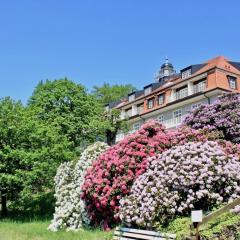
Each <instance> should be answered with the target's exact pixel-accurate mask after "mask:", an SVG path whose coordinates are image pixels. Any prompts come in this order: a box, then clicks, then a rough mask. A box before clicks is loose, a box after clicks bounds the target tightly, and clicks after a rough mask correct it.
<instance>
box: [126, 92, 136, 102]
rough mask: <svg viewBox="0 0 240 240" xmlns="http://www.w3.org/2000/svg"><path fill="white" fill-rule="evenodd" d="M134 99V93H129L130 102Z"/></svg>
mask: <svg viewBox="0 0 240 240" xmlns="http://www.w3.org/2000/svg"><path fill="white" fill-rule="evenodd" d="M134 99H135V94H131V95H129V96H128V101H129V102H131V101H133V100H134Z"/></svg>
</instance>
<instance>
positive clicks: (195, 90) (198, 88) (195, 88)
mask: <svg viewBox="0 0 240 240" xmlns="http://www.w3.org/2000/svg"><path fill="white" fill-rule="evenodd" d="M205 90H206V83H205V82H201V83H199V84H196V85H194V86H193V93H199V92H204V91H205Z"/></svg>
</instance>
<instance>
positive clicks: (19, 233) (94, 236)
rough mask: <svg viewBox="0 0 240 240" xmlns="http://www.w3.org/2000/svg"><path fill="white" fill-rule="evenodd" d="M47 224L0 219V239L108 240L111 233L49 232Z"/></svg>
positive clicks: (98, 231)
mask: <svg viewBox="0 0 240 240" xmlns="http://www.w3.org/2000/svg"><path fill="white" fill-rule="evenodd" d="M48 225H49V221H33V222H14V221H10V220H4V221H0V240H65V239H66V240H75V239H78V240H90V239H91V240H105V239H107V240H109V239H111V235H112V233H106V232H103V231H100V230H83V231H79V232H65V231H60V232H50V231H48V230H47V226H48Z"/></svg>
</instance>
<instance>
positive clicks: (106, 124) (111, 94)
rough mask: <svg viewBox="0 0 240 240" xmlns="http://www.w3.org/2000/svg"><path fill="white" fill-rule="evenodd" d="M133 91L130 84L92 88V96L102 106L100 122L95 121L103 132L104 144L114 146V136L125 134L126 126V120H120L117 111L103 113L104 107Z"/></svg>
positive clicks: (105, 84) (133, 88)
mask: <svg viewBox="0 0 240 240" xmlns="http://www.w3.org/2000/svg"><path fill="white" fill-rule="evenodd" d="M134 90H136V88H135V87H134V86H132V85H131V84H127V85H118V84H115V85H112V86H111V85H110V84H108V83H104V84H103V86H101V87H98V86H94V89H93V91H92V94H93V96H94V97H95V98H96V99H97V101H99V103H100V104H101V105H102V114H101V117H100V119H101V121H99V119H98V120H97V126H98V127H99V128H100V129H102V131H101V132H104V134H105V138H106V142H107V143H108V145H110V146H111V145H114V144H115V142H116V135H117V133H118V132H119V131H122V132H127V130H128V124H127V121H126V120H122V119H121V117H120V111H119V110H117V109H111V110H110V111H105V108H104V106H105V105H106V104H108V103H110V102H114V101H117V100H121V99H122V98H123V97H126V96H127V95H128V94H129V93H131V92H132V91H134ZM99 135H101V134H99Z"/></svg>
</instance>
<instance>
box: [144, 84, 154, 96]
mask: <svg viewBox="0 0 240 240" xmlns="http://www.w3.org/2000/svg"><path fill="white" fill-rule="evenodd" d="M151 91H152V86H150V87H146V88H145V89H144V94H145V95H147V94H149V93H151Z"/></svg>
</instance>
